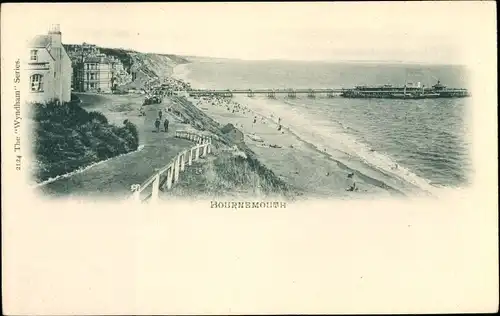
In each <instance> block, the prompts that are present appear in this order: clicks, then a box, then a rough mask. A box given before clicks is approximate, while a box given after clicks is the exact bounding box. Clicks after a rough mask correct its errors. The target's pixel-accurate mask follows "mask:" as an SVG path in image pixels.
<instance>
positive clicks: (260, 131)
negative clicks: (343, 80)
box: [174, 65, 414, 199]
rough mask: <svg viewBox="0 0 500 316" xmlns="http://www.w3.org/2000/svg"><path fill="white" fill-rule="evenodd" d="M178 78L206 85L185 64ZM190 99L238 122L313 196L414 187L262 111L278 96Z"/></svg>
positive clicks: (264, 155) (263, 155)
mask: <svg viewBox="0 0 500 316" xmlns="http://www.w3.org/2000/svg"><path fill="white" fill-rule="evenodd" d="M174 77H175V78H176V79H178V80H182V81H185V82H189V83H190V84H191V85H192V86H196V87H202V86H203V84H202V83H198V82H193V81H192V80H189V78H188V71H187V70H186V68H185V67H184V66H183V65H181V66H178V67H176V68H175V69H174ZM188 99H189V100H190V101H191V102H192V103H193V104H194V105H195V106H196V107H198V108H199V109H200V110H202V111H203V112H204V113H205V114H206V115H208V116H209V117H211V118H213V119H214V120H216V121H217V122H219V123H220V124H221V125H222V126H224V125H226V124H232V125H234V126H235V127H236V128H237V129H239V130H240V131H241V132H243V133H244V135H245V136H244V140H245V144H247V146H249V148H250V149H252V150H253V151H254V152H255V153H256V154H257V156H258V157H259V160H261V161H262V163H264V164H265V165H266V166H267V167H268V168H270V169H271V170H273V172H274V173H275V174H276V175H278V176H279V177H280V178H281V179H283V180H284V181H286V182H287V183H289V184H290V185H292V186H294V187H297V188H300V189H302V190H303V191H305V195H306V196H307V197H309V198H329V197H332V198H339V197H340V198H348V199H352V198H383V197H384V196H385V197H389V196H393V197H394V196H403V195H404V194H405V192H404V191H403V190H401V188H406V189H407V190H408V191H407V192H409V191H410V190H414V186H412V185H411V184H407V183H403V182H402V181H399V180H397V179H394V178H391V177H390V176H386V175H383V174H379V175H374V174H373V173H374V172H373V171H372V170H363V168H359V169H353V168H352V167H351V166H348V165H345V164H343V163H341V162H339V160H344V161H350V160H351V161H352V165H356V162H355V159H353V157H351V156H349V155H347V154H346V153H344V152H342V151H331V150H327V149H326V148H319V146H317V144H311V143H309V142H307V141H305V140H303V139H302V138H300V137H299V136H297V135H296V134H295V133H294V132H293V131H292V130H291V129H290V128H289V127H287V118H286V117H281V118H280V117H277V116H276V115H274V114H269V115H267V116H266V115H264V114H262V113H260V112H261V111H259V105H262V104H263V103H266V102H268V103H269V102H272V101H269V100H265V99H263V98H253V99H251V98H247V97H233V98H209V97H188ZM278 122H280V123H281V129H280V128H279V127H280V124H279V123H278ZM365 169H366V168H365ZM352 172H354V174H355V175H354V181H355V182H356V185H357V187H358V191H355V192H350V191H347V190H346V189H347V188H348V174H350V173H352ZM380 178H382V179H383V180H385V181H381V180H379V179H380ZM388 183H389V184H388ZM391 184H392V185H391Z"/></svg>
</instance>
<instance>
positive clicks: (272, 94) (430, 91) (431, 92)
mask: <svg viewBox="0 0 500 316" xmlns="http://www.w3.org/2000/svg"><path fill="white" fill-rule="evenodd" d="M174 93H188V94H189V95H190V96H197V97H204V96H206V97H214V96H215V97H223V98H232V97H233V96H234V95H246V96H247V97H250V98H253V97H255V96H256V95H263V96H266V97H267V98H269V99H276V98H277V96H279V95H281V96H284V97H285V98H289V99H295V98H297V97H298V96H299V95H302V96H305V97H307V98H310V99H314V98H316V97H326V98H333V97H339V96H341V97H345V98H354V99H359V98H361V99H364V98H382V99H430V98H463V97H469V96H470V93H469V92H468V91H467V89H458V88H442V89H439V90H437V89H435V88H424V87H422V88H415V87H407V88H404V87H391V88H387V87H384V88H382V89H380V88H364V87H356V88H348V89H345V88H332V89H325V88H320V89H234V90H231V89H225V90H220V89H189V90H168V91H166V95H171V94H174Z"/></svg>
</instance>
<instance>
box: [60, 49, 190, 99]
mask: <svg viewBox="0 0 500 316" xmlns="http://www.w3.org/2000/svg"><path fill="white" fill-rule="evenodd" d="M65 48H66V50H67V51H68V54H69V56H70V58H71V59H72V61H73V62H77V61H78V60H80V59H81V58H82V55H83V56H85V57H86V56H90V55H92V54H105V55H106V56H107V57H110V58H113V59H114V60H116V61H118V63H117V66H118V67H116V70H115V83H116V84H117V85H118V87H117V89H118V90H121V91H125V90H129V89H136V90H140V89H143V88H145V87H146V86H147V84H148V83H160V82H162V81H163V79H164V78H166V77H169V76H170V75H171V74H172V69H173V68H174V67H175V66H177V65H179V64H184V63H188V62H189V61H188V59H186V58H184V57H182V56H177V55H169V54H155V53H141V52H137V51H134V50H129V49H122V48H106V47H99V46H95V45H91V44H86V43H84V44H82V45H78V44H77V45H75V44H71V45H65Z"/></svg>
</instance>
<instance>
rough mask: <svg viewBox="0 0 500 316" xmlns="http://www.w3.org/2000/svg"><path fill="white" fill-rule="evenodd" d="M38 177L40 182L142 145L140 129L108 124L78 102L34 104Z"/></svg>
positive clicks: (131, 124) (133, 126)
mask: <svg viewBox="0 0 500 316" xmlns="http://www.w3.org/2000/svg"><path fill="white" fill-rule="evenodd" d="M33 119H34V120H35V122H36V124H35V137H36V140H35V148H34V150H35V156H36V160H37V162H38V168H37V171H36V175H35V176H36V178H37V179H38V180H40V181H43V180H46V179H48V178H51V177H55V176H58V175H61V174H65V173H68V172H71V171H74V170H76V169H78V168H82V167H85V166H88V165H90V164H92V163H95V162H98V161H100V160H104V159H108V158H111V157H114V156H117V155H121V154H124V153H127V152H130V151H133V150H136V149H137V147H138V146H139V134H138V131H137V127H136V126H135V125H134V124H133V123H131V122H126V123H125V124H124V125H123V126H122V127H118V126H114V125H111V124H109V123H108V119H107V118H106V116H104V115H103V114H102V113H100V112H96V111H92V112H87V111H86V110H84V109H83V108H81V107H80V106H78V105H77V104H75V103H65V104H62V105H57V104H56V103H54V102H50V103H47V104H35V105H33Z"/></svg>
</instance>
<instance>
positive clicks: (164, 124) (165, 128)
mask: <svg viewBox="0 0 500 316" xmlns="http://www.w3.org/2000/svg"><path fill="white" fill-rule="evenodd" d="M168 123H169V122H168V119H165V121H164V122H163V128H164V130H165V132H168Z"/></svg>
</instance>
